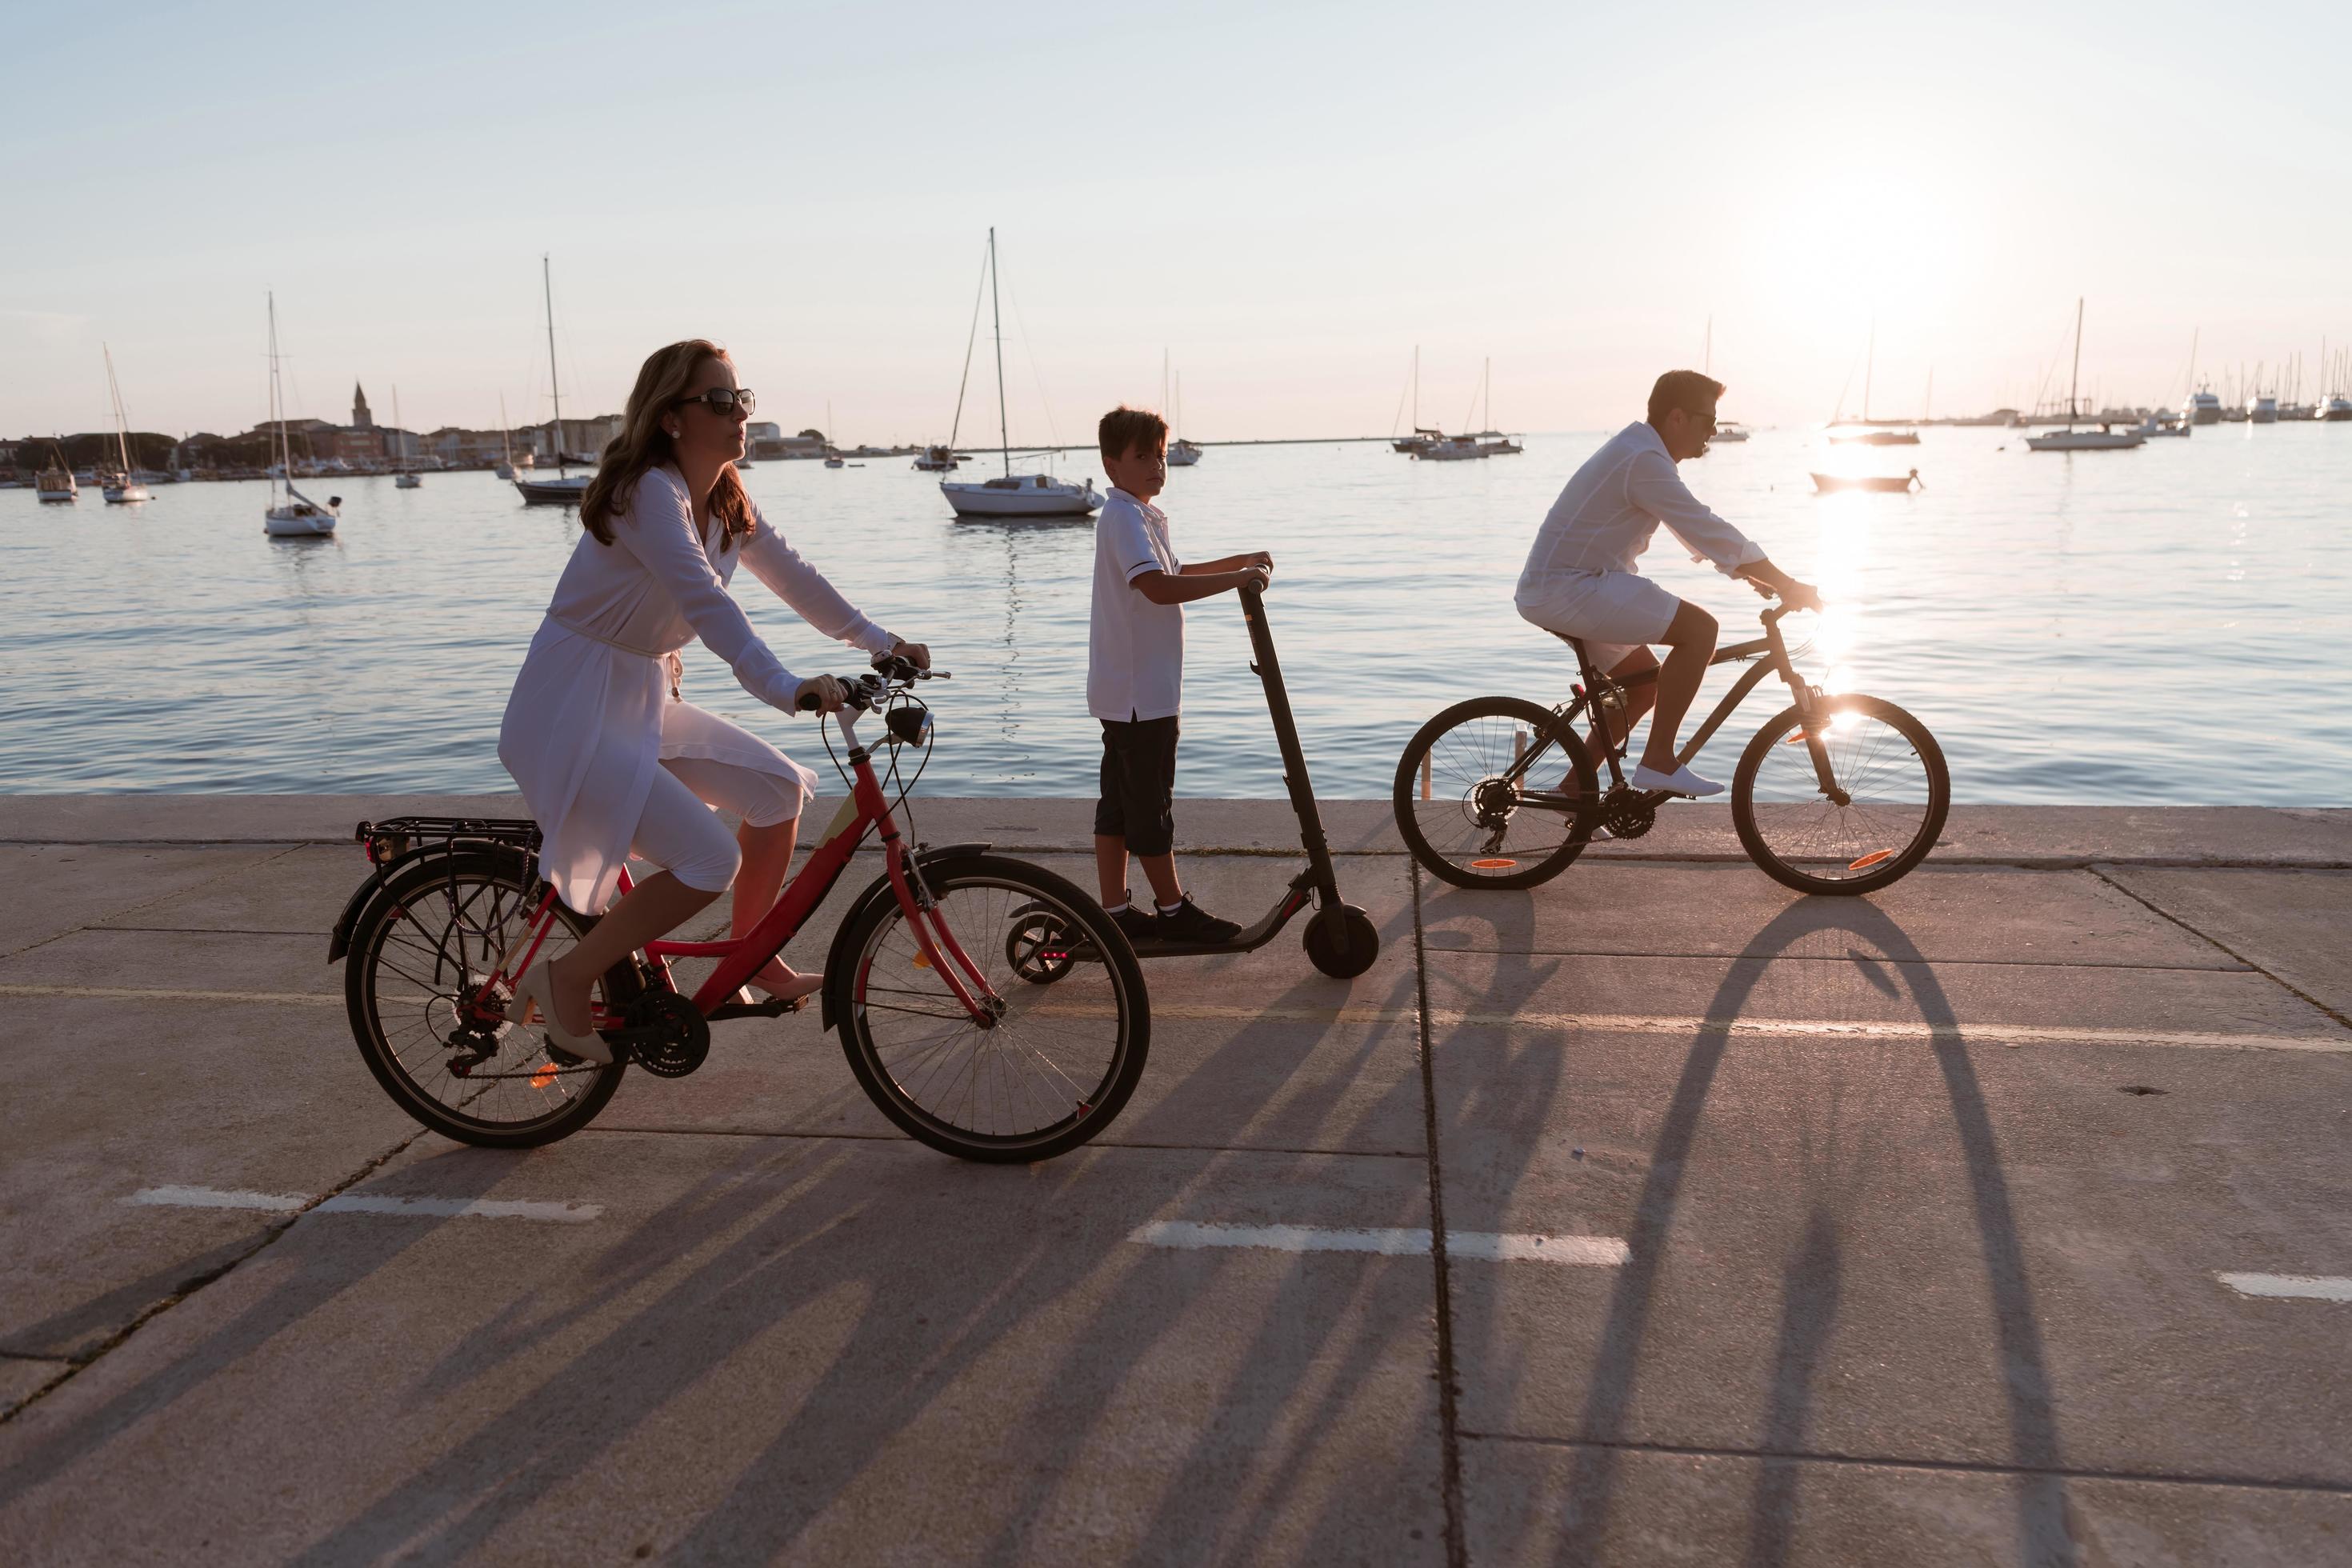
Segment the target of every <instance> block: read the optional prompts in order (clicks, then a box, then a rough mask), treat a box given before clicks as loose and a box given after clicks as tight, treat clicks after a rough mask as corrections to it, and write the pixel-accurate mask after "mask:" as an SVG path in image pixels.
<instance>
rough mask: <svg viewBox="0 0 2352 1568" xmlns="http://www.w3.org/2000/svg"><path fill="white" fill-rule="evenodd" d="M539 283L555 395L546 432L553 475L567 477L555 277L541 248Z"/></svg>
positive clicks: (549, 381)
mask: <svg viewBox="0 0 2352 1568" xmlns="http://www.w3.org/2000/svg"><path fill="white" fill-rule="evenodd" d="M539 285H540V288H541V291H543V292H544V293H545V295H546V297H547V389H548V391H549V392H550V393H551V394H553V395H554V397H555V423H554V425H553V426H551V428H550V430H549V432H548V434H549V436H550V437H551V438H552V440H553V441H554V444H555V477H556V478H558V479H568V478H570V477H571V476H570V475H569V474H568V473H567V472H566V471H565V469H564V467H563V378H562V376H560V375H558V374H556V373H555V279H554V275H553V274H552V273H551V272H550V271H549V270H548V265H547V252H545V251H543V250H542V251H541V252H540V253H539Z"/></svg>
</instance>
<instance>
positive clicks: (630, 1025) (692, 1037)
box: [604, 991, 710, 1078]
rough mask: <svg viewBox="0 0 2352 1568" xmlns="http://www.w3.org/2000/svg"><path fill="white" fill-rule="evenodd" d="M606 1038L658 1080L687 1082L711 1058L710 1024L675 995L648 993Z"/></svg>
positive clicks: (696, 1009)
mask: <svg viewBox="0 0 2352 1568" xmlns="http://www.w3.org/2000/svg"><path fill="white" fill-rule="evenodd" d="M604 1037H605V1038H606V1039H608V1040H610V1041H611V1042H612V1043H613V1044H614V1045H616V1046H625V1047H628V1052H629V1059H630V1060H631V1061H633V1062H635V1063H636V1064H637V1066H639V1067H641V1068H645V1069H646V1071H647V1072H649V1073H651V1074H653V1075H654V1076H655V1077H656V1078H684V1077H685V1076H686V1075H687V1074H688V1073H690V1072H692V1071H693V1070H694V1069H695V1068H698V1067H700V1066H701V1065H702V1064H703V1062H704V1061H705V1060H707V1059H708V1058H709V1056H710V1021H709V1019H708V1018H705V1017H704V1016H702V1014H701V1012H700V1010H699V1009H698V1008H697V1007H696V1006H695V1005H694V1004H693V1003H692V1002H690V1001H688V1000H687V998H685V997H683V996H681V995H679V994H677V992H675V991H648V992H646V993H645V994H643V995H641V996H639V997H638V998H637V999H636V1000H635V1001H634V1002H632V1003H630V1004H629V1011H628V1013H627V1015H626V1016H625V1022H624V1023H623V1024H622V1026H621V1027H619V1028H617V1029H613V1030H609V1031H607V1032H606V1034H605V1036H604Z"/></svg>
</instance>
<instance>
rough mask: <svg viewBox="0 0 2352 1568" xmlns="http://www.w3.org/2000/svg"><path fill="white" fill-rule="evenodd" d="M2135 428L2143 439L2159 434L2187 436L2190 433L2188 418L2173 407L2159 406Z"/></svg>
mask: <svg viewBox="0 0 2352 1568" xmlns="http://www.w3.org/2000/svg"><path fill="white" fill-rule="evenodd" d="M2133 428H2134V429H2136V430H2137V431H2138V432H2139V434H2140V437H2141V438H2142V439H2143V440H2147V439H2152V438H2154V437H2158V436H2186V435H2188V434H2189V421H2188V420H2186V419H2183V418H2182V417H2181V416H2179V415H2178V414H2175V413H2174V412H2173V411H2172V410H2171V409H2169V408H2159V409H2158V410H2157V411H2156V412H2155V413H2153V414H2151V415H2149V416H2147V418H2145V419H2143V420H2141V421H2140V422H2139V423H2138V424H2137V425H2136V426H2133Z"/></svg>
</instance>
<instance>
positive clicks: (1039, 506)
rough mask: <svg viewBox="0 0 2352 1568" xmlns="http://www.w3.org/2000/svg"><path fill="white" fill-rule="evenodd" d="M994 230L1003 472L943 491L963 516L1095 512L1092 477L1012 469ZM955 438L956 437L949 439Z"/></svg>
mask: <svg viewBox="0 0 2352 1568" xmlns="http://www.w3.org/2000/svg"><path fill="white" fill-rule="evenodd" d="M996 295H997V288H996V230H995V229H994V228H991V229H990V230H989V231H988V297H989V301H990V307H991V310H990V318H991V321H992V326H993V330H994V332H995V339H996V441H997V447H996V450H997V455H998V457H999V458H1001V459H1002V460H1003V464H1004V472H1003V474H1001V475H999V476H998V477H997V478H995V479H981V480H956V479H941V480H940V497H941V498H942V499H943V500H946V502H947V503H948V505H949V506H950V507H952V508H954V509H955V514H956V516H957V517H959V518H966V517H978V518H1003V517H1038V518H1045V517H1091V516H1093V515H1094V514H1095V513H1096V512H1097V511H1098V510H1101V509H1102V497H1101V495H1100V494H1098V493H1097V491H1096V489H1095V482H1094V480H1093V479H1087V480H1086V481H1085V482H1084V483H1083V484H1072V483H1071V482H1070V481H1069V480H1067V479H1055V477H1054V476H1052V475H1051V474H1016V473H1014V472H1013V437H1012V427H1011V426H1010V425H1009V423H1008V422H1007V419H1006V416H1005V408H1004V317H1003V312H1002V310H1000V309H998V308H997V306H996ZM971 324H972V331H973V332H975V333H977V332H978V331H980V302H979V301H978V300H973V301H972V321H971ZM964 372H965V374H966V375H967V376H969V375H970V374H971V351H970V350H969V349H968V348H967V350H966V351H965V353H964ZM956 406H957V409H958V420H957V423H958V425H959V426H961V423H962V421H961V409H962V406H963V392H962V390H961V388H959V389H958V390H957V393H956ZM952 439H953V437H950V440H951V441H952Z"/></svg>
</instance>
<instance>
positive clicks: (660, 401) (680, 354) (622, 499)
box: [580, 338, 751, 550]
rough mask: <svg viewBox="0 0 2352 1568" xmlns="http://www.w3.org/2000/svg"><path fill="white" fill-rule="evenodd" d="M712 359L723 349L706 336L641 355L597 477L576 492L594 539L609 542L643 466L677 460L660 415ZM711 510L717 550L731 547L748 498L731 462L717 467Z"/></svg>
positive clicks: (744, 528) (742, 530)
mask: <svg viewBox="0 0 2352 1568" xmlns="http://www.w3.org/2000/svg"><path fill="white" fill-rule="evenodd" d="M712 359H719V360H724V359H727V351H726V350H725V349H722V348H720V347H719V345H718V344H717V343H714V342H711V341H710V340H709V339H708V338H688V339H687V340H686V342H682V343H672V344H670V345H669V347H667V348H666V349H656V350H655V351H654V352H653V353H651V354H649V355H647V356H646V363H645V364H644V366H643V367H642V368H640V369H639V370H638V372H637V384H636V385H635V386H634V387H632V388H631V389H630V391H629V405H628V407H627V408H626V409H625V411H624V412H623V413H622V415H621V433H620V434H619V435H617V436H615V437H613V438H612V439H611V440H610V441H607V442H605V443H604V455H603V456H602V457H600V458H597V459H596V477H595V478H594V479H591V480H589V481H588V493H587V494H586V495H584V496H582V497H581V498H580V521H581V525H582V526H583V527H584V528H586V529H587V530H588V531H589V532H591V533H593V534H594V535H595V536H596V542H597V543H599V544H610V543H612V542H613V524H614V521H615V520H617V519H619V518H623V517H625V516H627V515H628V510H629V498H630V497H631V496H634V495H635V494H636V493H637V481H638V480H639V479H643V478H644V477H645V475H646V470H647V469H649V468H660V467H661V466H662V465H663V464H665V463H674V462H676V461H677V444H676V443H675V442H673V441H672V440H671V439H670V438H669V432H668V431H667V430H666V429H664V428H663V427H662V417H663V416H665V415H667V413H668V412H669V411H670V410H671V409H672V408H673V407H675V406H676V405H677V400H678V399H679V398H681V397H684V396H686V395H688V391H689V390H690V389H691V388H692V387H693V385H694V380H695V377H696V375H697V374H699V373H700V371H701V369H702V362H703V361H705V360H712ZM728 363H730V364H732V363H734V361H732V360H728ZM710 515H711V516H712V517H714V518H717V519H718V520H719V523H720V525H721V527H720V531H719V548H720V549H721V550H731V549H733V548H734V547H735V541H736V540H738V539H739V538H748V537H750V535H751V497H750V496H747V495H745V494H744V493H743V481H742V480H741V479H738V478H736V476H735V465H734V464H732V463H730V464H728V465H727V466H726V467H724V468H720V469H719V483H718V484H717V485H715V486H713V487H712V489H711V491H710Z"/></svg>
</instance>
